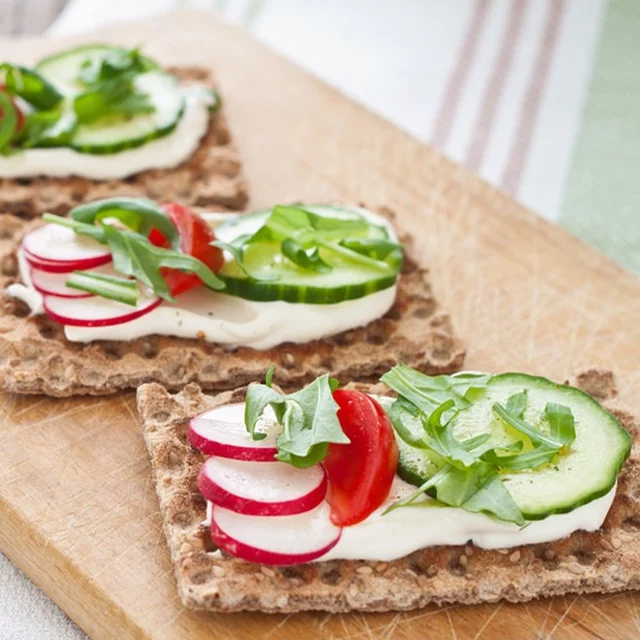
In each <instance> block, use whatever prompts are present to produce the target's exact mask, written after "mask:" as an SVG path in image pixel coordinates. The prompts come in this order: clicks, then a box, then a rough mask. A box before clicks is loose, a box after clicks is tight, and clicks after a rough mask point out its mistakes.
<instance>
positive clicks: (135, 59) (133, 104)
mask: <svg viewBox="0 0 640 640" xmlns="http://www.w3.org/2000/svg"><path fill="white" fill-rule="evenodd" d="M153 68H154V67H153V66H150V63H149V62H148V61H147V59H146V58H144V57H143V56H141V55H140V52H139V50H138V49H129V50H125V49H114V50H111V51H109V52H108V53H107V54H106V55H105V56H103V57H101V58H89V59H87V60H86V61H85V62H84V63H83V64H82V66H81V68H80V72H79V74H78V81H79V82H80V83H81V84H82V85H83V86H84V88H85V90H84V91H83V92H82V93H80V94H78V95H77V96H76V97H75V98H74V100H73V108H74V110H75V112H76V115H77V117H78V120H79V121H80V122H81V123H85V124H86V123H90V122H94V121H95V120H97V119H99V118H102V117H103V116H107V115H109V116H118V117H130V116H133V115H137V114H140V113H151V112H152V111H154V107H153V104H152V103H151V101H150V100H149V97H148V95H147V94H145V93H143V92H141V91H139V90H138V89H137V88H136V85H135V79H136V77H137V76H139V75H141V74H143V73H146V72H147V71H149V70H151V69H153Z"/></svg>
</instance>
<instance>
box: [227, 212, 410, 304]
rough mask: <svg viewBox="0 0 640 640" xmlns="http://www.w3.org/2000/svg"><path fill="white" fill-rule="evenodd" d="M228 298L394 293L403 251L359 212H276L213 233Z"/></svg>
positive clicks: (319, 298)
mask: <svg viewBox="0 0 640 640" xmlns="http://www.w3.org/2000/svg"><path fill="white" fill-rule="evenodd" d="M217 233H218V236H219V238H220V240H219V241H218V242H216V243H215V245H216V246H218V247H221V248H223V249H225V250H226V251H228V253H229V254H230V255H231V256H232V258H233V259H232V260H230V261H228V262H227V263H226V264H225V266H224V268H223V269H222V271H221V272H220V276H221V277H222V278H223V279H224V281H225V283H226V285H227V288H226V291H227V293H230V294H232V295H238V296H240V297H243V298H247V299H250V300H286V301H288V302H310V303H313V304H333V303H336V302H341V301H343V300H349V299H354V298H360V297H363V296H365V295H368V294H371V293H375V292H376V291H380V290H382V289H386V288H388V287H391V286H393V284H394V283H395V281H396V279H397V276H398V273H399V271H400V268H401V266H402V247H401V245H399V244H397V243H396V242H394V241H393V239H392V238H390V236H389V232H388V230H387V228H386V227H385V226H384V225H382V224H377V223H376V222H372V221H371V220H370V219H368V218H367V217H366V216H365V214H363V213H362V211H360V210H357V209H350V208H346V207H331V206H305V207H302V206H293V207H285V206H276V207H274V208H273V210H271V211H267V212H259V213H255V214H251V215H247V216H241V217H240V218H239V219H237V220H230V221H228V222H226V223H224V224H222V225H221V226H220V227H219V228H218V230H217Z"/></svg>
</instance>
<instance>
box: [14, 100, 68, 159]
mask: <svg viewBox="0 0 640 640" xmlns="http://www.w3.org/2000/svg"><path fill="white" fill-rule="evenodd" d="M77 126H78V122H77V120H76V117H75V115H74V113H73V112H72V111H68V110H67V111H65V110H62V109H53V110H51V111H32V112H31V113H28V114H27V116H26V118H25V124H24V127H23V128H22V129H21V130H20V132H19V133H18V135H17V136H16V138H15V141H16V144H17V145H18V146H20V147H22V148H24V149H31V148H33V147H63V146H67V145H68V144H69V143H70V142H71V139H72V138H73V135H74V133H75V131H76V129H77Z"/></svg>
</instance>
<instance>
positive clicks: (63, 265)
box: [22, 247, 111, 273]
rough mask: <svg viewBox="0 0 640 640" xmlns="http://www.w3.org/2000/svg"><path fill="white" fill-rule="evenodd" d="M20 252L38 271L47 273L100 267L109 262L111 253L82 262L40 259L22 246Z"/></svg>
mask: <svg viewBox="0 0 640 640" xmlns="http://www.w3.org/2000/svg"><path fill="white" fill-rule="evenodd" d="M22 252H23V253H24V257H25V259H26V261H27V262H28V263H29V264H30V265H31V266H32V267H35V268H36V269H40V271H46V272H47V273H71V272H72V271H85V270H87V269H93V268H94V267H101V266H102V265H104V264H108V263H109V262H111V254H110V253H108V254H106V255H105V256H102V257H99V258H92V259H91V260H83V261H82V262H78V261H75V262H72V261H66V262H63V261H58V262H53V261H49V260H41V259H40V258H37V257H36V256H34V255H33V254H31V253H29V252H28V251H27V250H26V249H25V248H24V247H22Z"/></svg>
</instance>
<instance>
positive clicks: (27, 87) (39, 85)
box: [0, 62, 62, 111]
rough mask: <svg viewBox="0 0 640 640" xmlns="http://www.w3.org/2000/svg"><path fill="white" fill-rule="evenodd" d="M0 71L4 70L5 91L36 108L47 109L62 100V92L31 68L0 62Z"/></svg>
mask: <svg viewBox="0 0 640 640" xmlns="http://www.w3.org/2000/svg"><path fill="white" fill-rule="evenodd" d="M0 72H4V84H5V87H6V91H7V92H8V93H10V94H12V95H16V96H20V97H21V98H22V99H23V100H25V101H26V102H28V103H29V104H31V105H32V106H34V107H35V108H36V109H40V110H44V111H48V110H50V109H53V108H55V107H56V106H58V104H59V103H60V101H61V100H62V94H61V93H60V92H59V91H58V90H57V89H56V88H55V87H54V86H53V85H52V84H50V83H49V82H47V80H45V79H44V78H43V77H42V76H41V75H40V74H39V73H37V72H36V71H33V70H32V69H27V68H26V67H22V66H20V65H17V64H11V63H10V62H4V63H2V64H0Z"/></svg>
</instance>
